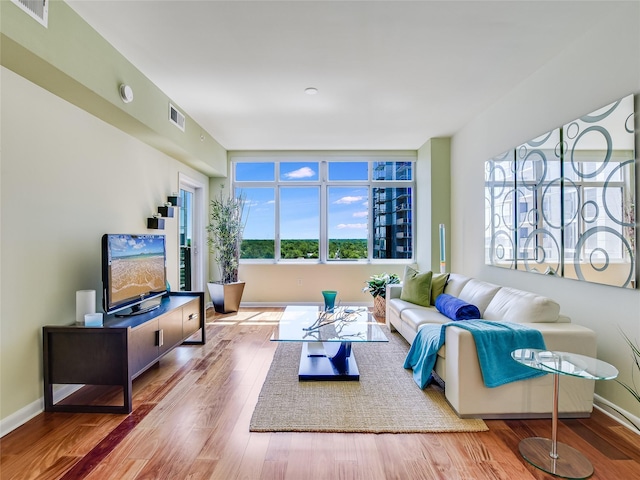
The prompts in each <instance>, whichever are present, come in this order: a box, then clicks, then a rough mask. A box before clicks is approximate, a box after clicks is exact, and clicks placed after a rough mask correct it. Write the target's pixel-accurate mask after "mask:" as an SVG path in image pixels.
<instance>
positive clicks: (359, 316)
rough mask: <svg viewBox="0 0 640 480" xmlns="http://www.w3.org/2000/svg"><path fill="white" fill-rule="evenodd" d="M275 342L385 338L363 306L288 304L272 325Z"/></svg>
mask: <svg viewBox="0 0 640 480" xmlns="http://www.w3.org/2000/svg"><path fill="white" fill-rule="evenodd" d="M271 340H272V341H276V342H388V341H389V340H388V339H387V337H386V336H385V334H384V332H383V331H382V329H381V328H380V325H379V324H378V322H376V321H375V320H374V319H373V317H372V316H371V314H370V313H369V311H368V310H367V308H365V307H336V308H335V309H334V312H333V313H328V312H324V311H322V310H321V309H320V307H318V306H307V305H305V306H298V305H295V306H288V307H287V308H286V309H285V311H284V313H283V314H282V318H281V319H280V322H279V323H278V326H277V327H276V328H275V330H274V332H273V335H272V336H271Z"/></svg>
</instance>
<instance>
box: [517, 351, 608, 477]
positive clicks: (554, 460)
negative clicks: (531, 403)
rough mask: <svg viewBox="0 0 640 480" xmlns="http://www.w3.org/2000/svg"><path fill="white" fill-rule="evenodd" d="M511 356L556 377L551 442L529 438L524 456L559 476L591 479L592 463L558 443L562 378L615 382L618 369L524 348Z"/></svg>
mask: <svg viewBox="0 0 640 480" xmlns="http://www.w3.org/2000/svg"><path fill="white" fill-rule="evenodd" d="M511 357H512V358H513V359H514V360H515V361H516V362H518V363H520V364H522V365H525V366H527V367H530V368H533V369H535V370H539V371H541V372H546V373H551V374H553V413H552V420H551V421H552V423H551V439H548V438H540V437H531V438H525V439H524V440H522V441H521V442H520V445H519V449H520V454H521V455H522V456H523V457H524V459H525V460H527V461H528V462H529V463H530V464H531V465H533V466H535V467H537V468H539V469H540V470H543V471H545V472H547V473H550V474H552V475H556V476H558V477H564V478H572V479H574V478H587V477H590V476H591V475H592V474H593V465H591V462H589V460H587V459H586V458H585V456H584V455H582V454H581V453H580V452H579V451H578V450H576V449H575V448H573V447H570V446H569V445H566V444H564V443H560V442H558V440H557V436H558V387H559V377H560V375H569V376H571V377H579V378H584V379H587V380H611V379H614V378H616V377H617V376H618V370H617V369H616V368H615V367H614V366H613V365H609V364H608V363H606V362H603V361H602V360H598V359H597V358H591V357H587V356H584V355H578V354H577V353H568V352H554V351H548V350H537V349H532V348H524V349H519V350H514V351H513V352H511Z"/></svg>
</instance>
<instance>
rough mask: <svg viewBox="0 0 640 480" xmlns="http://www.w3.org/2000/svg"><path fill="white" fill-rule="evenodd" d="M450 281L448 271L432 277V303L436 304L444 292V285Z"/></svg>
mask: <svg viewBox="0 0 640 480" xmlns="http://www.w3.org/2000/svg"><path fill="white" fill-rule="evenodd" d="M448 281H449V274H448V273H439V274H437V275H434V276H433V278H432V279H431V305H435V304H436V298H438V295H440V294H441V293H444V287H445V285H446V284H447V282H448Z"/></svg>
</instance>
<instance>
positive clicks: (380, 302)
mask: <svg viewBox="0 0 640 480" xmlns="http://www.w3.org/2000/svg"><path fill="white" fill-rule="evenodd" d="M386 311H387V301H386V300H385V299H384V298H382V297H381V296H380V295H378V296H377V297H373V316H374V317H376V318H377V319H379V320H382V321H385V320H386V318H387V313H386Z"/></svg>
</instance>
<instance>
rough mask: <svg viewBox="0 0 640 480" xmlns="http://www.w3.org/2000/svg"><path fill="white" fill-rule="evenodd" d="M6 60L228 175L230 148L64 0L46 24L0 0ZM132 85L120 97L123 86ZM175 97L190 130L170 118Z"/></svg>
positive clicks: (152, 141)
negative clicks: (129, 98)
mask: <svg viewBox="0 0 640 480" xmlns="http://www.w3.org/2000/svg"><path fill="white" fill-rule="evenodd" d="M0 64H1V65H3V66H5V67H6V68H8V69H10V70H13V71H14V72H15V73H17V74H18V75H20V76H22V77H24V78H26V79H27V80H29V81H31V82H33V83H35V84H36V85H39V86H41V87H43V88H45V89H46V90H48V91H50V92H51V93H53V94H55V95H57V96H59V97H61V98H63V99H65V100H67V101H68V102H70V103H72V104H74V105H76V106H78V107H80V108H82V109H83V110H85V111H87V112H89V113H91V114H92V115H95V116H96V117H98V118H100V119H102V120H103V121H105V122H107V123H109V124H111V125H113V126H115V127H117V128H119V129H121V130H122V131H124V132H126V133H128V134H130V135H132V136H134V137H136V138H138V139H139V140H141V141H143V142H145V143H146V144H148V145H150V146H152V147H154V148H156V149H158V150H159V151H161V152H163V153H166V154H167V155H170V156H171V157H173V158H176V159H177V160H180V161H181V162H184V163H185V164H187V165H189V166H191V167H192V168H194V169H196V170H198V171H200V172H202V173H204V174H206V175H209V176H222V177H225V176H227V156H226V150H225V149H224V148H223V147H222V146H221V145H220V144H219V143H218V142H217V141H216V140H215V139H214V138H213V137H211V135H209V133H207V132H206V131H204V130H203V128H202V127H201V126H200V125H198V124H197V123H196V122H195V121H194V120H193V119H192V118H190V117H189V116H188V115H187V114H186V112H184V110H182V109H181V107H180V105H178V104H176V102H173V101H172V100H171V99H170V98H169V97H167V96H166V95H165V94H164V93H163V92H162V91H161V90H160V89H159V88H158V87H157V86H156V85H154V84H153V83H152V82H151V81H150V80H149V79H148V78H147V77H145V76H144V75H143V74H142V72H140V71H139V70H138V69H137V68H136V67H135V66H133V65H132V64H131V63H130V62H129V61H128V60H127V59H126V58H124V57H123V56H122V55H121V54H120V53H119V52H118V51H117V50H116V49H115V48H113V47H112V46H111V45H110V44H109V43H108V42H107V41H106V40H105V39H104V38H103V37H101V36H100V35H99V34H98V33H97V32H96V31H95V30H93V28H91V26H90V25H88V24H87V23H86V22H85V21H84V20H83V19H82V18H81V17H80V16H78V15H77V14H76V13H75V11H74V10H73V9H72V8H71V7H69V6H68V5H67V4H66V3H64V2H61V1H51V2H50V3H49V25H48V28H45V27H43V26H42V25H41V24H40V23H38V22H37V21H36V20H34V19H33V18H31V17H30V16H29V15H28V14H27V13H25V12H23V11H22V10H21V9H20V8H19V7H18V6H17V5H15V4H14V3H12V2H10V1H4V0H3V1H0ZM122 83H126V84H128V85H130V86H131V88H132V89H133V92H134V99H133V102H131V103H129V104H125V103H124V102H122V100H121V99H120V94H119V86H120V84H122ZM169 102H171V103H173V105H174V106H175V107H176V108H178V109H179V110H180V111H181V112H182V113H183V114H185V117H186V119H185V131H184V132H183V131H181V130H180V129H179V128H177V127H176V126H175V125H173V124H172V123H170V122H169V120H168V117H169Z"/></svg>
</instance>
